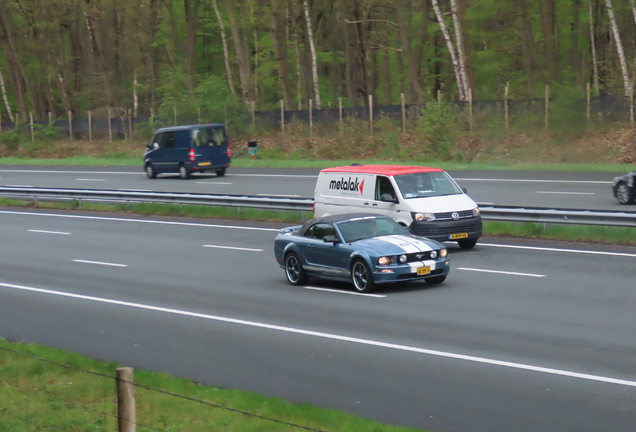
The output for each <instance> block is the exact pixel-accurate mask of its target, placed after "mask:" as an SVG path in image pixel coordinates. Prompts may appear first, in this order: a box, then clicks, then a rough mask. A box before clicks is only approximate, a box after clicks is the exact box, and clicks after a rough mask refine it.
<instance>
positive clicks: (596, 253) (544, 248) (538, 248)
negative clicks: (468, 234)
mask: <svg viewBox="0 0 636 432" xmlns="http://www.w3.org/2000/svg"><path fill="white" fill-rule="evenodd" d="M479 245H480V246H490V247H499V248H509V249H526V250H538V251H548V252H566V253H580V254H590V255H607V256H621V257H628V258H636V254H632V253H623V252H603V251H588V250H577V249H557V248H549V247H538V246H515V245H502V244H494V243H479Z"/></svg>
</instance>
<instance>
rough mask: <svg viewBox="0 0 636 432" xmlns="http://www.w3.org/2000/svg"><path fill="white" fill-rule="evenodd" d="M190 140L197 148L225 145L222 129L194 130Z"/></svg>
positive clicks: (225, 140)
mask: <svg viewBox="0 0 636 432" xmlns="http://www.w3.org/2000/svg"><path fill="white" fill-rule="evenodd" d="M192 139H193V140H194V145H195V146H197V147H217V146H221V145H227V135H226V134H225V129H223V128H222V127H216V128H210V127H208V128H201V129H194V130H193V131H192Z"/></svg>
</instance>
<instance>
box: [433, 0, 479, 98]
mask: <svg viewBox="0 0 636 432" xmlns="http://www.w3.org/2000/svg"><path fill="white" fill-rule="evenodd" d="M466 3H467V0H457V19H458V20H459V26H460V27H461V29H462V30H461V33H460V34H461V41H462V46H463V48H464V62H465V64H464V67H465V70H466V89H470V91H471V96H472V99H473V100H477V98H478V95H477V79H476V77H475V68H474V66H473V54H472V48H471V43H470V37H469V33H468V29H467V28H466ZM426 4H428V3H426Z"/></svg>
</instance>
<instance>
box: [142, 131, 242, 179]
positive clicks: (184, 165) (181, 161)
mask: <svg viewBox="0 0 636 432" xmlns="http://www.w3.org/2000/svg"><path fill="white" fill-rule="evenodd" d="M231 157H232V151H231V150H230V143H229V140H228V137H227V132H226V131H225V126H224V125H222V124H208V125H189V126H173V127H165V128H161V129H157V131H156V132H155V136H154V138H153V139H152V141H151V142H150V144H148V147H147V148H146V151H145V153H144V170H145V171H146V175H147V176H148V178H149V179H153V178H155V177H157V174H161V173H179V176H180V177H181V178H182V179H187V178H189V177H190V175H191V174H192V173H193V172H207V171H214V172H215V173H216V175H217V176H219V177H222V176H224V175H225V170H226V169H227V168H228V167H229V166H230V162H231Z"/></svg>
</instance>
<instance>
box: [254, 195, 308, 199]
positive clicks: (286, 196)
mask: <svg viewBox="0 0 636 432" xmlns="http://www.w3.org/2000/svg"><path fill="white" fill-rule="evenodd" d="M256 195H257V196H273V197H282V198H296V197H300V195H293V194H291V195H286V194H256Z"/></svg>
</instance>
